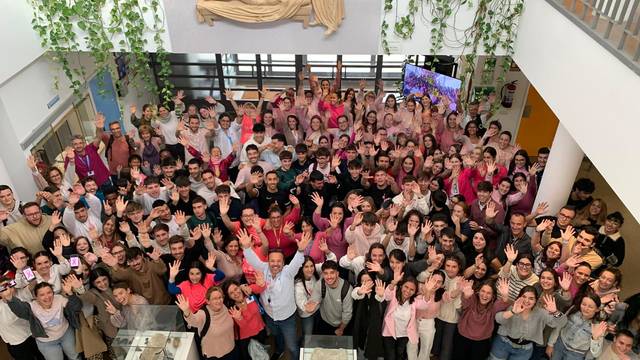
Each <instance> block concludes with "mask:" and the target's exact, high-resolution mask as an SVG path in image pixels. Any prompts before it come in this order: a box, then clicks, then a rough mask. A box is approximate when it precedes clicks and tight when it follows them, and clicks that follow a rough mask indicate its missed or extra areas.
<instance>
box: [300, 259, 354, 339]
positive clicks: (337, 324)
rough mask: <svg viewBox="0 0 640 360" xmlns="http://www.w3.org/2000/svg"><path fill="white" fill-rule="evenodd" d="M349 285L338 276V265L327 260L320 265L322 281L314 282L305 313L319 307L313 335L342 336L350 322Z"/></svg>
mask: <svg viewBox="0 0 640 360" xmlns="http://www.w3.org/2000/svg"><path fill="white" fill-rule="evenodd" d="M351 290H352V289H351V285H349V283H348V282H346V281H345V280H344V279H341V278H340V277H339V276H338V263H336V262H335V261H333V260H327V261H325V262H324V264H322V281H318V282H316V284H315V285H314V287H313V292H312V293H311V299H310V300H309V301H308V302H307V305H306V306H305V307H306V309H305V310H306V311H307V312H309V313H312V312H313V311H315V309H316V307H317V306H318V305H319V306H320V319H319V320H318V323H317V324H316V330H315V331H314V334H318V335H338V336H342V335H343V334H344V329H345V328H346V327H347V325H349V321H351V315H352V311H353V299H352V298H351Z"/></svg>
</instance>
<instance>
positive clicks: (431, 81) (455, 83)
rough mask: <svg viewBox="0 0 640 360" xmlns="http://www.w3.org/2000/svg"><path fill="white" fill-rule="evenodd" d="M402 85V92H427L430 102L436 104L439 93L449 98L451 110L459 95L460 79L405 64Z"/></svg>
mask: <svg viewBox="0 0 640 360" xmlns="http://www.w3.org/2000/svg"><path fill="white" fill-rule="evenodd" d="M403 81H404V86H403V89H402V94H403V95H404V96H408V95H409V94H428V95H429V97H430V98H431V103H432V104H437V103H438V102H439V101H440V100H439V97H440V96H441V95H446V96H447V97H449V99H450V100H451V105H450V106H452V107H453V110H455V106H456V103H457V102H458V98H459V96H460V86H461V85H462V80H459V79H456V78H453V77H450V76H446V75H442V74H438V73H436V72H433V71H430V70H427V69H424V68H421V67H419V66H415V65H411V64H406V65H405V68H404V80H403Z"/></svg>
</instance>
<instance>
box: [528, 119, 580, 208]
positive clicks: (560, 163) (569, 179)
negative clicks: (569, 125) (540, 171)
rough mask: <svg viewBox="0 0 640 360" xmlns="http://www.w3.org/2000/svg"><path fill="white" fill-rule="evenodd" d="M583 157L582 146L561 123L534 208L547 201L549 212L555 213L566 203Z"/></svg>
mask: <svg viewBox="0 0 640 360" xmlns="http://www.w3.org/2000/svg"><path fill="white" fill-rule="evenodd" d="M583 158H584V153H583V152H582V149H580V146H578V144H577V143H576V142H575V140H573V137H572V136H571V134H569V132H568V131H567V129H566V128H565V127H564V126H563V125H562V123H559V124H558V129H557V130H556V135H555V137H554V138H553V144H552V145H551V153H550V154H549V160H547V165H546V167H545V170H544V175H543V176H542V181H541V183H540V187H539V188H538V195H537V196H536V200H535V202H534V209H535V207H536V206H538V204H539V203H540V202H543V201H546V202H547V203H548V204H549V210H548V212H547V213H548V214H551V215H555V214H556V213H557V212H558V210H560V208H561V207H562V206H564V205H566V203H567V199H568V198H569V194H570V193H571V188H572V187H573V183H574V181H575V180H576V176H577V175H578V171H579V170H580V165H581V164H582V159H583Z"/></svg>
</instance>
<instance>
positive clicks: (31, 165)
mask: <svg viewBox="0 0 640 360" xmlns="http://www.w3.org/2000/svg"><path fill="white" fill-rule="evenodd" d="M36 164H37V163H36V158H35V157H33V155H29V156H27V166H28V167H29V169H31V171H36V170H38V166H37V165H36Z"/></svg>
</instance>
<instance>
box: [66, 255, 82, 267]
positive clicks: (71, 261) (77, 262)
mask: <svg viewBox="0 0 640 360" xmlns="http://www.w3.org/2000/svg"><path fill="white" fill-rule="evenodd" d="M69 265H70V266H71V267H72V268H74V269H77V268H79V267H80V258H79V257H77V256H72V257H70V258H69Z"/></svg>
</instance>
